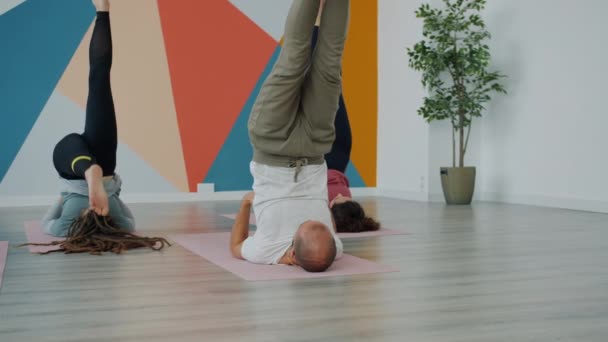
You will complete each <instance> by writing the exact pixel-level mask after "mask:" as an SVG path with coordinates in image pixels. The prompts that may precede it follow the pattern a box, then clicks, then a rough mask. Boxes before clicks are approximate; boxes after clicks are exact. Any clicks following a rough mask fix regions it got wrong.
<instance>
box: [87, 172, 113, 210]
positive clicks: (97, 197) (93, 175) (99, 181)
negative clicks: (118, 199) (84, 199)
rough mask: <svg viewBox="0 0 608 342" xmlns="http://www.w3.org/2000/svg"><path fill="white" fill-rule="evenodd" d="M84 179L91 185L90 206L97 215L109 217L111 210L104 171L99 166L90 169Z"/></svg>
mask: <svg viewBox="0 0 608 342" xmlns="http://www.w3.org/2000/svg"><path fill="white" fill-rule="evenodd" d="M84 177H85V178H86V180H87V184H88V185H89V205H90V206H91V210H94V211H95V213H96V214H97V215H101V216H107V215H108V213H109V211H110V208H109V206H108V194H107V193H106V189H105V188H104V186H103V171H102V170H101V167H100V166H99V165H93V166H91V167H89V168H88V169H87V170H86V171H85V173H84Z"/></svg>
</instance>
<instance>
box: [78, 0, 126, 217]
mask: <svg viewBox="0 0 608 342" xmlns="http://www.w3.org/2000/svg"><path fill="white" fill-rule="evenodd" d="M93 3H94V4H95V8H96V10H97V18H96V20H95V28H94V29H93V35H92V37H91V42H90V45H89V95H88V98H87V107H86V119H85V120H86V121H85V127H84V133H82V137H83V139H84V140H85V141H86V143H87V145H88V147H89V149H90V150H91V152H92V155H94V156H95V158H96V164H95V165H92V166H91V167H89V168H88V169H87V170H86V171H85V179H86V180H87V184H88V186H89V202H90V205H91V208H92V209H93V210H95V212H96V213H97V214H99V215H104V216H105V215H107V214H108V212H109V206H108V196H107V194H106V191H105V188H104V185H103V176H111V175H113V174H114V170H115V168H116V149H117V147H118V133H117V127H116V112H115V110H114V100H113V98H112V89H111V86H110V69H111V67H112V33H111V29H110V12H109V10H110V3H109V1H108V0H93Z"/></svg>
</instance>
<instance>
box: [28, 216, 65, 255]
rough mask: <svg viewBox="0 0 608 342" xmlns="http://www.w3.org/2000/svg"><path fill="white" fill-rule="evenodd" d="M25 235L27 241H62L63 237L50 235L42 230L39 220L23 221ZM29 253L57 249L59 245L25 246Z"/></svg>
mask: <svg viewBox="0 0 608 342" xmlns="http://www.w3.org/2000/svg"><path fill="white" fill-rule="evenodd" d="M24 225H25V235H26V236H27V242H30V243H50V242H53V241H63V240H65V239H64V238H60V237H56V236H51V235H48V234H46V233H44V232H43V231H42V227H41V226H40V222H39V221H27V222H25V224H24ZM27 247H28V248H29V250H30V252H31V253H46V252H48V251H54V250H57V249H59V246H27Z"/></svg>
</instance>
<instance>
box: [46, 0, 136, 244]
mask: <svg viewBox="0 0 608 342" xmlns="http://www.w3.org/2000/svg"><path fill="white" fill-rule="evenodd" d="M93 3H94V4H95V7H96V9H97V18H96V20H95V29H94V30H93V36H92V37H91V42H90V46H89V67H90V69H89V94H88V98H87V106H86V122H85V127H84V132H83V133H82V134H77V133H72V134H69V135H67V136H66V137H64V138H63V139H61V141H59V143H57V145H56V146H55V150H54V151H53V164H54V165H55V169H56V170H57V173H59V176H60V180H61V187H62V190H61V198H60V200H59V202H57V203H56V204H55V205H54V206H52V207H51V208H50V209H49V211H48V212H47V214H46V216H45V217H44V219H43V223H42V224H43V229H44V231H45V232H47V233H48V234H51V235H54V236H65V235H66V234H67V232H68V229H69V227H70V225H71V224H72V222H73V221H74V220H75V219H77V218H79V217H81V216H83V214H84V213H86V212H88V211H89V210H93V211H94V212H95V213H96V214H98V215H100V216H110V217H111V218H112V219H113V221H114V223H115V224H116V225H117V226H118V228H121V229H124V230H128V231H132V230H133V229H134V220H133V215H132V214H131V211H130V210H129V209H128V208H127V206H126V205H125V204H124V203H123V202H122V201H121V200H120V198H119V194H120V189H121V184H122V182H121V180H120V177H119V176H118V175H117V174H116V173H115V172H114V170H115V168H116V148H117V146H118V137H117V128H116V113H115V111H114V101H113V99H112V89H111V87H110V68H111V66H112V34H111V30H110V13H109V7H110V6H109V3H108V0H94V1H93Z"/></svg>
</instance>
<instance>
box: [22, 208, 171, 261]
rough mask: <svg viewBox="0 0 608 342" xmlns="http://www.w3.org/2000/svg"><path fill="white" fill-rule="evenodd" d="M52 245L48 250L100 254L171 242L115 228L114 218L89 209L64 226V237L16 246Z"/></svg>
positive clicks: (160, 245)
mask: <svg viewBox="0 0 608 342" xmlns="http://www.w3.org/2000/svg"><path fill="white" fill-rule="evenodd" d="M28 245H34V246H56V245H59V247H60V248H59V249H58V250H52V251H49V252H46V253H43V254H47V253H50V252H64V253H66V254H68V253H90V254H94V255H100V254H101V253H103V252H112V253H116V254H120V253H122V252H124V251H126V250H129V249H135V248H143V247H147V248H150V249H153V250H156V251H158V250H161V249H163V248H164V247H165V245H167V246H171V244H170V243H169V242H168V241H167V240H166V239H164V238H161V237H152V238H149V237H144V236H139V235H135V234H132V233H129V232H126V231H124V230H121V229H119V228H116V224H115V223H114V221H113V220H112V219H111V218H110V217H107V216H100V215H97V214H96V213H95V212H94V211H92V210H89V211H88V212H86V213H83V214H82V215H79V216H78V217H77V218H76V219H74V221H73V222H72V224H71V225H70V228H69V230H68V234H67V238H66V239H65V240H64V241H53V242H51V243H26V244H23V245H20V246H28Z"/></svg>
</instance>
